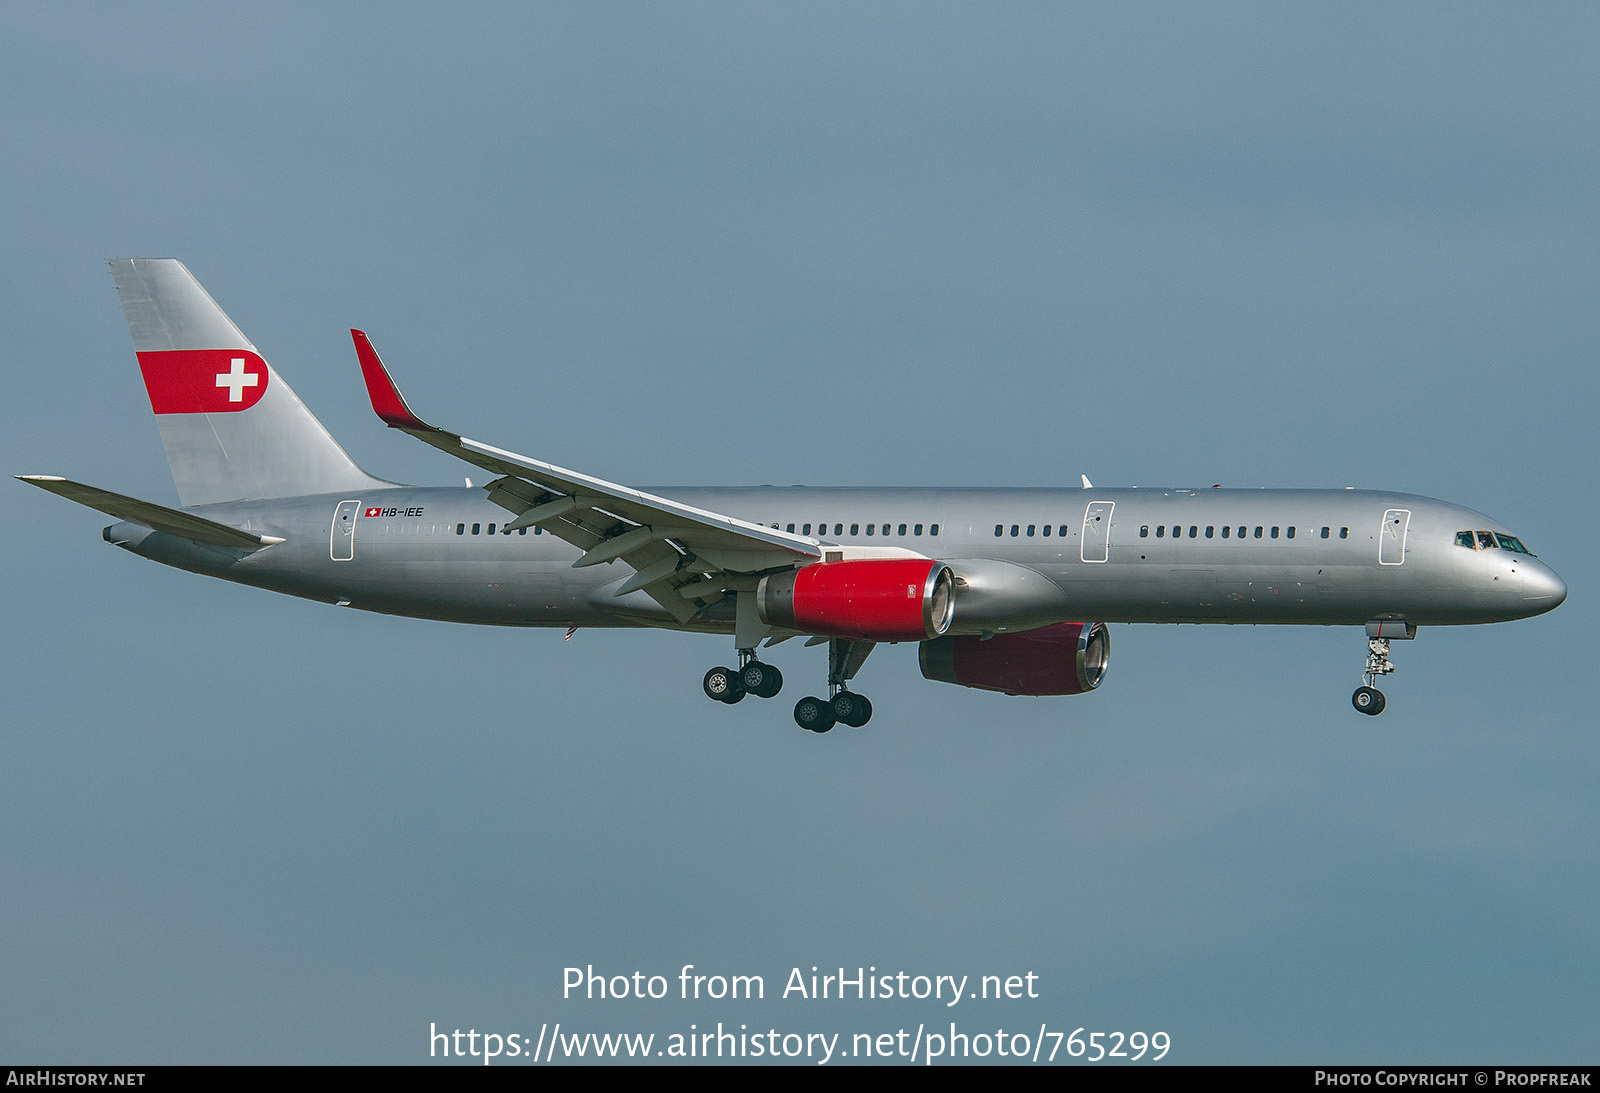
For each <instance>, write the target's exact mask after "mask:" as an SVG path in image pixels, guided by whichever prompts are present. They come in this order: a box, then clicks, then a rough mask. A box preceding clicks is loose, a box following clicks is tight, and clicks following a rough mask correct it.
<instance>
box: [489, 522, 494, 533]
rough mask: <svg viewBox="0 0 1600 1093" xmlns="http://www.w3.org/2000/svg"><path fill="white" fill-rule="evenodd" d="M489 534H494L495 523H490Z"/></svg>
mask: <svg viewBox="0 0 1600 1093" xmlns="http://www.w3.org/2000/svg"><path fill="white" fill-rule="evenodd" d="M489 534H490V535H493V534H494V525H493V524H490V525H489Z"/></svg>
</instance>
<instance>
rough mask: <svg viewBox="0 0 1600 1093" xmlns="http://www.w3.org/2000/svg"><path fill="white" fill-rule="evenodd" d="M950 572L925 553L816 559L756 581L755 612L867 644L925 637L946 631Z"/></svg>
mask: <svg viewBox="0 0 1600 1093" xmlns="http://www.w3.org/2000/svg"><path fill="white" fill-rule="evenodd" d="M954 588H955V577H954V575H953V574H951V572H950V567H949V566H947V565H945V564H944V563H943V562H935V561H931V560H929V559H927V558H861V559H858V560H856V561H849V562H819V563H817V564H815V565H808V566H806V567H805V568H803V569H796V570H792V571H790V572H788V573H780V574H777V575H776V576H772V577H764V578H762V581H761V584H760V585H759V586H757V588H756V607H757V613H758V614H759V615H760V616H761V621H762V622H764V623H766V624H767V625H769V626H781V627H783V628H785V629H787V630H799V631H801V632H802V633H806V634H821V635H825V636H827V637H832V638H855V639H865V640H867V641H923V640H925V639H927V638H936V637H938V636H939V635H940V634H943V633H944V632H945V631H946V630H948V629H950V618H951V611H952V608H953V606H954V596H953V592H954Z"/></svg>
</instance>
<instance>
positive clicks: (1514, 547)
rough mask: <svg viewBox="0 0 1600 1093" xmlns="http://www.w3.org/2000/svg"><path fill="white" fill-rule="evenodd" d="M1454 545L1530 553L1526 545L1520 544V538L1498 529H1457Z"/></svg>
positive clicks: (1475, 548) (1514, 552)
mask: <svg viewBox="0 0 1600 1093" xmlns="http://www.w3.org/2000/svg"><path fill="white" fill-rule="evenodd" d="M1456 546H1463V547H1468V548H1469V549H1472V550H1495V549H1497V548H1498V549H1500V550H1509V551H1511V552H1512V553H1513V554H1527V555H1530V556H1531V555H1532V551H1530V550H1529V549H1528V548H1527V547H1525V546H1523V545H1522V540H1520V539H1518V538H1517V537H1516V536H1515V535H1507V534H1505V533H1504V532H1500V531H1458V532H1456Z"/></svg>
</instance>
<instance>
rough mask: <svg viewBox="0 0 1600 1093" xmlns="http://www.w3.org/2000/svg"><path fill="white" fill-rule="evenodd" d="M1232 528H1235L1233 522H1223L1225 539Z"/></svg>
mask: <svg viewBox="0 0 1600 1093" xmlns="http://www.w3.org/2000/svg"><path fill="white" fill-rule="evenodd" d="M1232 530H1233V525H1232V524H1223V525H1222V537H1223V538H1224V539H1226V538H1227V537H1228V532H1230V531H1232Z"/></svg>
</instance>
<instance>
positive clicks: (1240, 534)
mask: <svg viewBox="0 0 1600 1093" xmlns="http://www.w3.org/2000/svg"><path fill="white" fill-rule="evenodd" d="M1248 530H1250V529H1249V528H1246V527H1242V526H1241V527H1240V528H1239V538H1241V539H1243V538H1244V533H1245V532H1246V531H1248Z"/></svg>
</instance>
